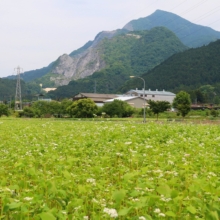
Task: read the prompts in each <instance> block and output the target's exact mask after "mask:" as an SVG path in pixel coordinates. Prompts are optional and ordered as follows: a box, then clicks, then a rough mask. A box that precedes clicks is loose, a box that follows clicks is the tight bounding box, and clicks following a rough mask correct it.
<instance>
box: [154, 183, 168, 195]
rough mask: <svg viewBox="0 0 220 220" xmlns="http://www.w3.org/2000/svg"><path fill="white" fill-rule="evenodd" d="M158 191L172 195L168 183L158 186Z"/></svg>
mask: <svg viewBox="0 0 220 220" xmlns="http://www.w3.org/2000/svg"><path fill="white" fill-rule="evenodd" d="M157 192H158V193H160V194H161V195H164V196H170V192H171V190H170V187H169V186H168V185H165V184H164V185H161V186H159V187H158V188H157Z"/></svg>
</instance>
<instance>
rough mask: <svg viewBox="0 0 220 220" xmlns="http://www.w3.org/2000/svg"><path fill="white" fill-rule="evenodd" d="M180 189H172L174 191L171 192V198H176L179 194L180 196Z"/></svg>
mask: <svg viewBox="0 0 220 220" xmlns="http://www.w3.org/2000/svg"><path fill="white" fill-rule="evenodd" d="M178 194H179V193H178V191H176V190H172V192H171V198H172V199H173V198H176V197H177V196H178Z"/></svg>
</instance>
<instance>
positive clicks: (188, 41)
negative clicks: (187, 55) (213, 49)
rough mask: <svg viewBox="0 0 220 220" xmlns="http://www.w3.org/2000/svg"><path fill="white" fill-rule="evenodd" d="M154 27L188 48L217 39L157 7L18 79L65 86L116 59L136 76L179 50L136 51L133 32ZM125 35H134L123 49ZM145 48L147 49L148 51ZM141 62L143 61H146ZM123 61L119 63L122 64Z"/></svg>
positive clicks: (108, 66) (217, 35) (215, 34)
mask: <svg viewBox="0 0 220 220" xmlns="http://www.w3.org/2000/svg"><path fill="white" fill-rule="evenodd" d="M155 27H166V28H168V29H169V30H170V31H172V32H173V33H175V34H176V36H177V37H179V39H180V40H181V41H182V43H183V44H185V45H187V46H188V47H198V46H201V45H206V44H208V43H209V42H212V41H215V40H216V39H218V38H220V32H217V31H214V30H213V29H211V28H208V27H204V26H201V25H196V24H193V23H191V22H189V21H187V20H185V19H183V18H181V17H179V16H178V15H175V14H173V13H170V12H165V11H161V10H157V11H155V12H154V13H153V14H151V15H150V16H147V17H145V18H140V19H137V20H133V21H130V22H129V23H128V24H127V25H125V26H124V28H123V29H118V30H114V31H102V32H100V33H99V34H97V36H96V37H95V39H94V40H93V41H89V42H87V43H86V44H85V45H84V46H82V47H81V48H79V49H77V50H75V51H73V52H71V53H70V54H69V55H68V54H63V55H61V56H60V57H59V58H58V59H57V60H56V61H54V62H52V63H51V64H50V65H48V66H47V67H44V68H41V69H37V70H32V71H28V72H25V73H24V74H22V75H21V78H22V79H23V80H24V81H27V82H35V83H36V84H43V87H58V86H62V85H68V83H69V82H70V81H72V80H79V79H82V78H85V77H88V76H91V75H92V74H94V73H95V72H102V71H105V69H106V71H105V72H106V73H107V72H108V71H111V70H110V69H111V68H113V69H115V65H112V62H116V60H117V62H119V63H122V62H125V63H126V62H127V63H128V66H129V67H131V69H128V68H127V67H126V70H127V71H128V72H131V73H133V72H134V73H135V74H136V75H138V74H139V75H140V74H143V73H144V72H146V71H148V70H149V69H150V68H153V67H154V66H155V65H158V64H159V62H162V61H163V60H164V59H165V58H167V57H168V56H167V55H169V56H170V55H172V54H173V53H176V52H178V51H179V50H178V48H177V50H175V49H173V53H170V51H169V52H168V53H167V54H166V51H161V50H160V48H159V51H160V52H161V53H157V52H156V50H158V47H155V49H154V51H153V50H149V47H146V50H145V51H143V50H141V51H142V52H141V53H139V51H140V49H138V48H142V47H143V44H144V41H143V39H144V38H142V41H143V42H141V40H140V41H139V46H138V45H136V46H134V47H133V42H135V41H134V38H135V35H136V33H135V32H136V31H138V32H139V33H138V37H139V35H140V36H141V34H140V33H141V31H146V30H152V29H153V28H155ZM129 35H130V36H132V35H134V37H133V40H130V41H131V45H130V49H129V50H128V48H129V47H128V46H126V48H123V47H122V46H121V45H124V44H125V45H126V44H127V39H128V36H129ZM117 36H124V39H125V43H124V42H123V39H120V44H118V45H117V47H118V48H120V50H121V51H123V53H125V54H124V55H123V56H122V52H121V51H120V50H117V48H115V47H114V46H113V47H112V48H111V44H112V43H111V41H110V40H111V39H119V38H117ZM136 38H137V36H136ZM149 39H150V38H149ZM136 40H137V39H136ZM146 42H147V40H146ZM170 44H171V43H170ZM115 45H116V43H115ZM154 46H156V45H154ZM174 46H175V41H174ZM149 51H151V52H150V53H149ZM114 53H117V54H114ZM128 54H129V55H128ZM137 54H139V56H136V55H137ZM155 55H156V56H158V59H157V57H154V56H155ZM146 56H148V59H146V58H145V57H146ZM118 57H120V59H118ZM161 57H163V59H160V58H161ZM128 60H129V62H128ZM145 61H147V63H146V62H145ZM125 63H124V64H123V65H122V66H125ZM126 65H127V64H126ZM11 78H13V77H11ZM80 82H81V81H80Z"/></svg>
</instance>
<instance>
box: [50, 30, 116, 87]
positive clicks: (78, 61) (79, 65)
mask: <svg viewBox="0 0 220 220" xmlns="http://www.w3.org/2000/svg"><path fill="white" fill-rule="evenodd" d="M115 34H116V31H103V32H101V33H100V34H98V35H97V36H96V38H95V40H94V41H93V43H92V45H91V46H90V47H89V48H88V49H86V50H85V51H83V52H82V53H79V54H77V55H74V56H69V55H67V54H64V55H62V56H60V57H59V58H58V60H57V61H56V64H55V65H54V68H53V69H52V71H51V72H52V73H54V74H58V76H57V77H51V78H50V80H51V81H54V82H55V85H56V86H62V85H67V84H68V83H69V82H70V81H71V80H77V79H80V78H84V77H86V76H90V75H92V74H93V73H94V72H96V71H99V70H101V69H102V68H105V62H104V60H102V59H101V55H100V52H99V42H100V41H101V40H102V39H103V38H111V37H113V36H114V35H115Z"/></svg>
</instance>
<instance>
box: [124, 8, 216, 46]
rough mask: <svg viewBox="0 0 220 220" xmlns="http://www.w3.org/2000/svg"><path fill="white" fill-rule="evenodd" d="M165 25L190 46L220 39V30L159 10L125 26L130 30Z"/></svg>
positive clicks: (148, 28)
mask: <svg viewBox="0 0 220 220" xmlns="http://www.w3.org/2000/svg"><path fill="white" fill-rule="evenodd" d="M158 26H163V27H166V28H168V29H169V30H171V31H173V32H174V33H175V34H176V35H177V37H178V38H179V39H180V40H181V41H182V42H183V43H184V44H185V45H186V46H188V47H199V46H203V45H206V44H208V43H210V42H212V41H216V40H217V39H220V32H219V31H215V30H213V29H212V28H209V27H205V26H202V25H197V24H193V23H191V22H189V21H187V20H186V19H183V18H181V17H180V16H178V15H176V14H173V13H171V12H166V11H162V10H157V11H155V12H154V13H153V14H151V15H150V16H147V17H145V18H139V19H137V20H132V21H130V22H129V23H128V24H126V25H125V26H124V29H126V30H129V31H135V30H150V29H151V28H153V27H158Z"/></svg>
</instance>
